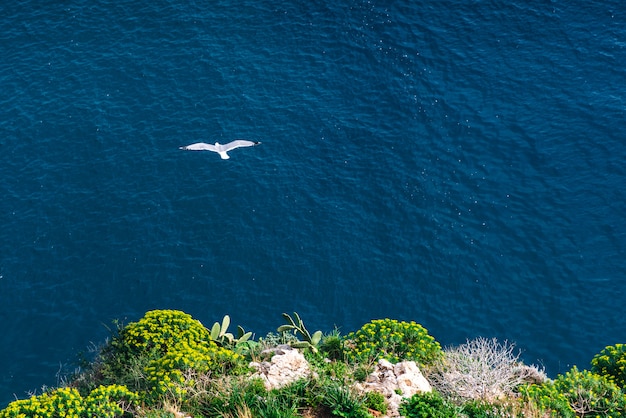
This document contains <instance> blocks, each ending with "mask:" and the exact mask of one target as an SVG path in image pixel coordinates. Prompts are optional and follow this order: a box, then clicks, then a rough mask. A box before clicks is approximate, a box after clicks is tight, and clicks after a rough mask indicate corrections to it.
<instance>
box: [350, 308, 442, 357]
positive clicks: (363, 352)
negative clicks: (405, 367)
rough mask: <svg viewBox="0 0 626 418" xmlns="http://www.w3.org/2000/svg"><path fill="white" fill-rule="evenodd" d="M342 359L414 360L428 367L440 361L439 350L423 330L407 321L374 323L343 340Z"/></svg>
mask: <svg viewBox="0 0 626 418" xmlns="http://www.w3.org/2000/svg"><path fill="white" fill-rule="evenodd" d="M345 347H346V356H347V358H348V360H350V361H352V362H374V361H376V360H378V359H381V358H384V359H387V360H389V361H391V362H392V363H397V362H399V361H403V360H414V361H416V362H417V363H419V364H422V365H424V364H432V363H433V362H434V361H436V360H437V359H439V358H441V355H442V350H441V346H440V345H439V343H438V342H437V341H435V339H434V338H433V337H432V336H431V335H429V334H428V331H427V330H426V328H424V327H422V326H421V325H419V324H417V323H415V322H413V321H411V322H404V321H397V320H395V319H375V320H373V321H371V322H368V323H367V324H365V325H363V326H362V327H361V329H359V330H358V331H356V332H351V333H350V334H348V335H347V336H346V344H345Z"/></svg>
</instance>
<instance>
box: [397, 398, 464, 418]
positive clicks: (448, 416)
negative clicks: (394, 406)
mask: <svg viewBox="0 0 626 418" xmlns="http://www.w3.org/2000/svg"><path fill="white" fill-rule="evenodd" d="M400 414H401V415H403V416H405V417H406V418H456V417H457V415H458V414H457V408H456V407H455V406H454V405H453V404H451V403H449V402H447V401H446V400H445V399H443V397H442V396H441V395H440V394H439V393H437V392H428V393H417V394H415V395H413V396H411V397H410V398H409V399H405V400H404V401H403V402H402V403H401V404H400Z"/></svg>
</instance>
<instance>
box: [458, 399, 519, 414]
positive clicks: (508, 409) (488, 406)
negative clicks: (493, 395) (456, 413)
mask: <svg viewBox="0 0 626 418" xmlns="http://www.w3.org/2000/svg"><path fill="white" fill-rule="evenodd" d="M514 408H515V405H514V404H507V403H491V402H486V401H478V400H472V401H469V402H467V403H465V404H464V405H463V407H462V408H461V410H462V412H463V413H464V414H465V415H466V416H467V418H509V417H516V416H518V415H519V414H518V413H516V411H515V410H514Z"/></svg>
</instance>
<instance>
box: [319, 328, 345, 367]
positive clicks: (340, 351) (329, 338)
mask: <svg viewBox="0 0 626 418" xmlns="http://www.w3.org/2000/svg"><path fill="white" fill-rule="evenodd" d="M343 344H344V340H343V338H342V337H341V334H340V333H339V330H337V329H335V330H334V331H333V332H331V333H330V334H327V335H324V336H323V337H322V341H321V342H320V347H319V349H320V351H321V352H322V353H323V354H324V355H325V356H326V357H328V358H329V359H331V360H344V357H345V356H344V348H343Z"/></svg>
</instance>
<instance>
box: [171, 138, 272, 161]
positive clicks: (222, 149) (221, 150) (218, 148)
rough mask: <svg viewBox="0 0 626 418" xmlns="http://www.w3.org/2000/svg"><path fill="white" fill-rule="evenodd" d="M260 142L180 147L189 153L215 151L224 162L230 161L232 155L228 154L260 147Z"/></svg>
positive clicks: (239, 140)
mask: <svg viewBox="0 0 626 418" xmlns="http://www.w3.org/2000/svg"><path fill="white" fill-rule="evenodd" d="M259 144H260V142H259V141H247V140H245V139H235V140H234V141H232V142H229V143H228V144H220V143H219V142H216V143H215V145H213V144H207V143H206V142H196V143H195V144H191V145H187V146H186V147H180V149H184V150H188V151H213V152H217V153H218V154H219V155H220V157H222V160H228V159H229V158H230V155H228V154H226V153H227V152H228V151H230V150H233V149H235V148H239V147H253V146H255V145H259Z"/></svg>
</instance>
